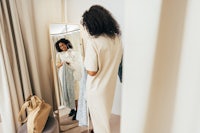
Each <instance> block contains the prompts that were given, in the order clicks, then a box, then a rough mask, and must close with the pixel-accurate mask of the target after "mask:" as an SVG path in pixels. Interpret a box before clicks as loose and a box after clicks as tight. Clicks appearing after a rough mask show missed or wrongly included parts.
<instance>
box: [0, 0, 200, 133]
mask: <svg viewBox="0 0 200 133" xmlns="http://www.w3.org/2000/svg"><path fill="white" fill-rule="evenodd" d="M94 4H99V5H102V6H104V7H105V8H107V9H108V10H109V11H110V12H111V13H112V15H113V16H114V17H115V19H116V20H117V21H118V23H119V25H120V29H121V32H122V43H123V46H124V55H123V82H122V83H121V82H120V80H119V79H118V82H117V87H116V91H115V97H114V102H113V107H112V116H111V120H110V125H111V131H112V133H133V132H134V133H199V132H200V128H199V127H200V126H199V124H200V117H199V116H200V112H199V109H200V104H199V101H200V97H199V95H200V89H199V87H200V81H199V80H200V71H199V70H200V69H199V68H200V60H199V58H200V52H199V48H200V45H199V43H200V38H199V34H200V26H199V23H200V16H199V11H200V8H199V7H200V2H199V1H198V0H190V1H189V0H181V1H173V0H153V1H146V0H140V1H137V0H132V1H129V0H123V1H122V0H109V1H106V0H84V1H79V0H29V1H27V0H26V1H25V0H1V1H0V132H1V133H16V132H17V131H18V130H19V128H20V127H21V125H20V123H19V122H18V113H19V111H20V109H21V106H22V104H23V103H24V101H25V99H26V98H27V97H28V96H30V95H31V94H35V95H37V96H38V97H40V98H42V99H43V100H44V101H45V102H46V103H48V104H49V105H51V107H52V112H51V113H50V115H51V116H52V117H53V116H54V117H59V119H55V120H56V121H53V122H52V123H51V122H50V123H49V124H50V125H51V124H52V125H51V126H50V127H54V126H55V125H58V126H57V127H55V128H58V129H56V130H59V132H63V133H81V132H84V131H87V130H89V129H91V128H92V125H91V124H89V126H80V125H79V122H78V120H76V121H73V120H71V119H68V118H64V119H62V118H61V116H64V115H65V113H66V112H68V111H69V110H68V109H67V108H65V107H63V106H62V97H61V92H60V89H59V83H58V76H57V75H56V74H57V73H56V70H55V64H54V63H55V60H54V58H55V49H54V47H53V45H54V43H55V39H59V38H61V37H63V36H64V37H66V38H74V37H72V36H76V38H75V39H74V40H73V39H72V42H73V43H74V44H77V45H75V47H76V49H77V51H79V52H81V47H82V44H83V43H84V42H83V40H82V37H83V33H82V30H81V26H80V20H81V15H82V14H83V12H84V11H85V10H87V9H88V8H89V7H90V6H92V5H94ZM59 25H60V26H61V27H62V26H64V27H67V26H72V27H74V26H75V27H76V26H77V27H78V28H77V27H76V28H75V30H73V29H72V30H71V32H70V33H67V32H65V33H64V32H63V31H62V30H63V29H61V30H60V29H56V26H58V27H59ZM52 28H53V29H52ZM77 31H78V32H77ZM55 32H57V33H55ZM57 34H58V35H61V36H59V37H58V36H57ZM53 35H55V36H56V37H55V36H53ZM57 114H58V116H57ZM54 117H53V118H54ZM62 120H63V121H64V124H61V121H62ZM88 122H89V123H91V121H90V120H89V121H88Z"/></svg>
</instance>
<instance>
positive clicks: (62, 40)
mask: <svg viewBox="0 0 200 133" xmlns="http://www.w3.org/2000/svg"><path fill="white" fill-rule="evenodd" d="M59 43H64V44H65V45H66V46H67V48H68V49H69V48H71V49H73V46H72V44H71V42H70V41H69V40H67V39H65V38H61V39H60V40H58V41H57V42H56V43H55V47H56V50H57V52H62V49H60V47H59Z"/></svg>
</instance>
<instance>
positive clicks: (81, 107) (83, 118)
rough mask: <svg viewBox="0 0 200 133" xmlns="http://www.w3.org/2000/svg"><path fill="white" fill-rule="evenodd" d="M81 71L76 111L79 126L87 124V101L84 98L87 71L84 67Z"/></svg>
mask: <svg viewBox="0 0 200 133" xmlns="http://www.w3.org/2000/svg"><path fill="white" fill-rule="evenodd" d="M82 71H83V72H82V74H83V76H82V79H81V82H80V94H79V100H78V112H77V116H76V119H77V120H78V121H79V126H88V121H87V101H86V99H85V92H86V80H87V72H86V70H85V68H83V70H82Z"/></svg>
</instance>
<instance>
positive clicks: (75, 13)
mask: <svg viewBox="0 0 200 133" xmlns="http://www.w3.org/2000/svg"><path fill="white" fill-rule="evenodd" d="M94 4H99V5H102V6H104V7H105V8H106V9H108V10H109V11H110V12H111V13H112V15H113V16H114V17H115V19H116V20H117V21H118V23H119V25H120V28H121V30H122V36H123V29H124V28H123V27H124V25H123V19H124V12H123V11H124V6H123V4H124V2H123V1H122V0H84V1H80V0H68V1H67V20H68V22H69V23H76V24H80V20H81V18H82V14H83V13H84V12H85V11H86V10H88V9H89V7H90V6H91V5H94ZM121 89H122V88H121V83H119V82H118V83H117V87H116V93H115V98H114V105H113V110H112V113H113V114H118V115H120V113H121V92H122V91H121Z"/></svg>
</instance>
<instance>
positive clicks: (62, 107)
mask: <svg viewBox="0 0 200 133" xmlns="http://www.w3.org/2000/svg"><path fill="white" fill-rule="evenodd" d="M50 45H51V55H52V68H53V74H54V85H55V87H54V88H55V96H56V104H57V110H56V111H54V113H55V116H56V117H57V118H58V121H59V124H60V130H61V131H66V130H68V129H71V128H73V127H76V126H78V125H79V124H78V121H77V120H76V110H77V105H78V97H79V89H80V82H81V79H82V70H83V69H82V68H83V65H82V56H81V55H82V53H83V52H82V41H81V36H80V27H79V25H76V24H50ZM65 81H66V82H65Z"/></svg>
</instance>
